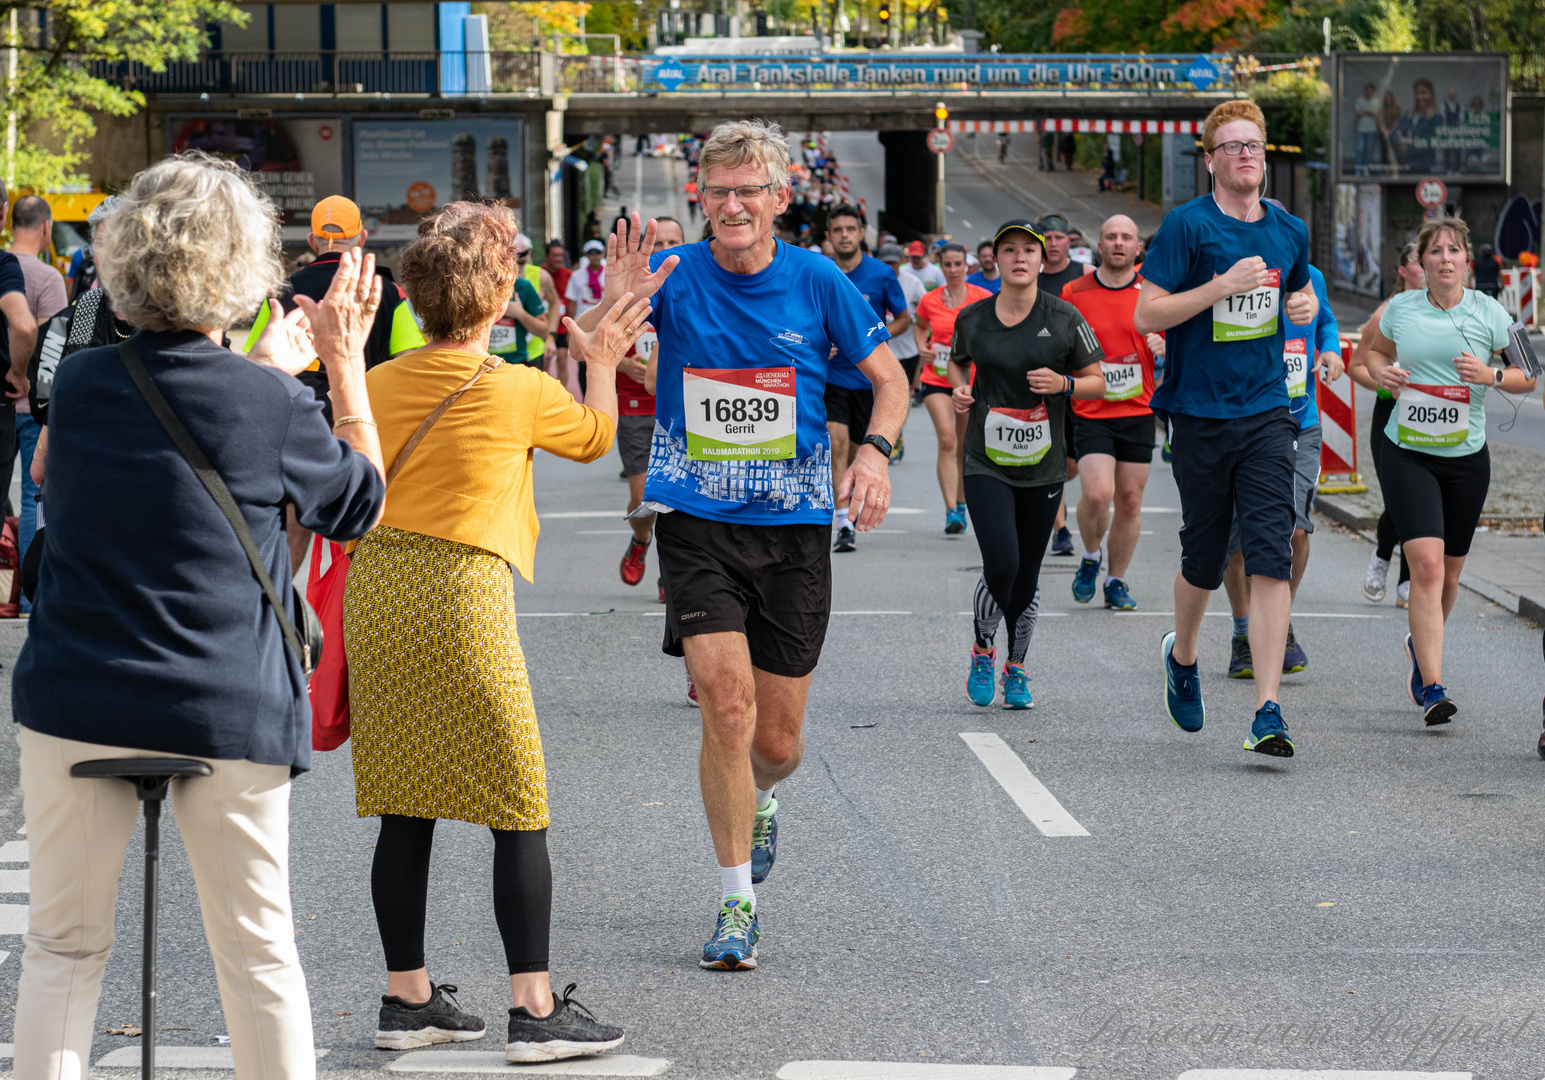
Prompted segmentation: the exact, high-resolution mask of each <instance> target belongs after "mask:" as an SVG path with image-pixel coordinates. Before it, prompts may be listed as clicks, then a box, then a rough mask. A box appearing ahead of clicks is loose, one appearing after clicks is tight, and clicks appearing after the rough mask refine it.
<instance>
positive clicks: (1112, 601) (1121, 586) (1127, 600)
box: [1105, 578, 1137, 611]
mask: <svg viewBox="0 0 1545 1080" xmlns="http://www.w3.org/2000/svg"><path fill="white" fill-rule="evenodd" d="M1105 606H1106V607H1108V608H1112V609H1114V610H1116V611H1136V610H1137V601H1136V600H1133V599H1132V594H1131V593H1130V592H1128V591H1127V583H1126V582H1125V581H1120V580H1117V581H1111V580H1110V579H1109V578H1107V579H1106V581H1105Z"/></svg>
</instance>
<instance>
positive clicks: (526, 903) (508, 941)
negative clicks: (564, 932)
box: [370, 814, 553, 975]
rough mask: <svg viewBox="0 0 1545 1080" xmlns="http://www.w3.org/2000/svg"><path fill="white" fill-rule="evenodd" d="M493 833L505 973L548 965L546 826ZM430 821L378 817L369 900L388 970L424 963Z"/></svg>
mask: <svg viewBox="0 0 1545 1080" xmlns="http://www.w3.org/2000/svg"><path fill="white" fill-rule="evenodd" d="M491 831H492V832H493V834H494V921H495V922H496V923H498V925H499V936H500V937H501V938H502V939H503V940H504V958H505V960H506V961H507V962H508V964H509V967H510V974H511V975H521V974H528V973H530V972H536V971H546V970H548V955H547V949H548V946H547V942H548V932H549V929H550V924H551V922H552V910H553V868H552V863H551V862H549V861H548V858H547V830H546V829H533V830H531V831H530V832H509V831H505V830H502V829H493V830H491ZM434 835H435V819H434V818H415V817H402V816H400V815H398V814H383V815H381V835H380V838H379V839H377V840H376V855H375V862H374V863H373V864H372V865H371V867H370V898H371V900H373V901H374V902H375V909H376V925H377V926H378V927H379V928H380V931H381V947H382V949H383V950H384V951H385V952H386V970H387V971H417V970H419V969H420V968H422V967H424V966H425V964H424V918H425V910H426V908H427V906H428V901H429V852H430V848H431V847H432V846H433V845H434Z"/></svg>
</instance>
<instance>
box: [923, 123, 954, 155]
mask: <svg viewBox="0 0 1545 1080" xmlns="http://www.w3.org/2000/svg"><path fill="white" fill-rule="evenodd" d="M954 145H955V136H953V135H951V134H950V133H949V131H948V130H946V129H945V128H934V129H933V130H932V131H930V132H929V133H928V149H930V150H932V151H933V152H934V153H935V154H947V153H949V152H950V147H952V146H954Z"/></svg>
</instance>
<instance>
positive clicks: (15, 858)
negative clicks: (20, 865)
mask: <svg viewBox="0 0 1545 1080" xmlns="http://www.w3.org/2000/svg"><path fill="white" fill-rule="evenodd" d="M30 858H31V856H29V855H28V854H27V841H25V840H7V841H6V842H5V843H3V844H0V862H27V861H28V860H29V859H30Z"/></svg>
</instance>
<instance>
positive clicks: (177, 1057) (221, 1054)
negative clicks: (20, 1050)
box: [96, 1046, 327, 1070]
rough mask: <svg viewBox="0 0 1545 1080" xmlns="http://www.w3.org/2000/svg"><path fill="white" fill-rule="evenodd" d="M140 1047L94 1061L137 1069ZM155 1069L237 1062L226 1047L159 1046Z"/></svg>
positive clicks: (214, 1066)
mask: <svg viewBox="0 0 1545 1080" xmlns="http://www.w3.org/2000/svg"><path fill="white" fill-rule="evenodd" d="M316 1055H317V1057H319V1058H321V1057H326V1056H327V1051H326V1050H318V1051H317V1052H316ZM140 1057H141V1054H140V1048H139V1047H138V1046H120V1047H119V1048H118V1049H117V1050H114V1051H113V1052H112V1053H110V1054H108V1055H107V1056H106V1057H104V1058H102V1059H101V1060H100V1061H98V1062H97V1064H96V1067H97V1068H99V1069H137V1068H139V1067H140ZM155 1065H156V1068H158V1069H233V1070H234V1069H235V1068H236V1059H235V1058H233V1057H232V1056H231V1048H230V1047H229V1046H158V1047H156V1062H155Z"/></svg>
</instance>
